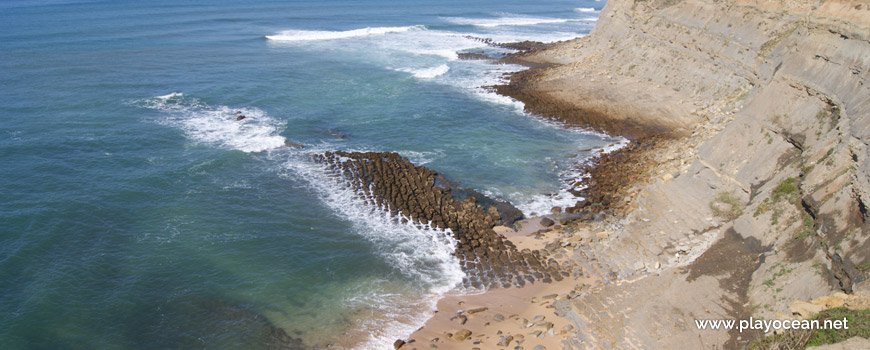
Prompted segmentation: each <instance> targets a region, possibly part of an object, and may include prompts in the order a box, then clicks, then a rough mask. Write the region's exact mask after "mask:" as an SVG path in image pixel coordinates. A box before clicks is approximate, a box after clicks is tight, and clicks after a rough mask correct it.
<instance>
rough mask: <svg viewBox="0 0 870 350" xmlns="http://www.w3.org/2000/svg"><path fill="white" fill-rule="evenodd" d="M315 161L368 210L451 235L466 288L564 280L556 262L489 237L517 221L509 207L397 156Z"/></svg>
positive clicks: (330, 156) (337, 155)
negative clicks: (464, 272)
mask: <svg viewBox="0 0 870 350" xmlns="http://www.w3.org/2000/svg"><path fill="white" fill-rule="evenodd" d="M314 160H315V161H316V162H318V163H321V164H324V165H325V166H326V167H327V168H328V169H329V171H330V172H331V173H332V174H333V175H334V179H335V180H336V181H339V182H340V183H344V184H345V186H347V187H349V188H352V189H353V190H354V192H356V193H357V194H358V195H359V196H360V198H361V199H363V200H364V201H366V202H367V203H368V204H369V205H372V206H377V207H379V208H381V210H388V211H389V212H390V213H391V215H392V216H394V217H396V218H401V220H403V221H404V222H407V220H412V221H413V222H416V223H423V224H430V225H432V226H434V227H438V228H442V229H450V230H451V231H452V232H453V235H454V238H456V240H457V247H456V256H457V257H458V258H459V259H460V261H461V263H462V266H463V268H464V270H465V271H466V273H467V277H466V281H465V283H466V285H467V286H470V287H475V288H488V287H510V286H522V285H524V284H526V283H531V282H534V281H543V282H549V281H552V280H562V279H563V278H564V277H565V276H567V272H563V271H561V269H560V268H559V264H558V263H557V262H555V260H550V261H548V260H545V259H544V258H543V256H542V255H541V253H540V252H539V251H536V250H535V251H532V250H528V249H525V250H523V251H519V250H517V248H516V247H515V246H514V245H513V243H511V242H510V241H508V240H505V239H504V238H503V237H502V236H501V235H499V234H497V233H496V232H495V231H493V227H495V226H496V225H511V224H512V223H513V222H514V221H516V220H517V219H519V218H521V217H522V213H521V212H520V211H519V210H517V209H516V208H514V207H513V206H512V205H510V203H507V202H503V201H499V200H495V199H491V198H488V197H486V196H484V195H482V194H480V193H477V192H476V191H473V190H470V189H463V188H460V187H457V186H456V185H454V184H452V183H450V182H449V181H448V180H447V179H445V178H444V177H443V176H442V175H441V174H439V173H437V172H435V171H433V170H430V169H427V168H425V167H422V166H417V165H414V164H412V163H411V162H409V161H408V160H407V159H405V158H402V157H401V156H399V154H397V153H377V152H366V153H356V152H353V153H351V152H327V153H325V154H322V155H315V156H314Z"/></svg>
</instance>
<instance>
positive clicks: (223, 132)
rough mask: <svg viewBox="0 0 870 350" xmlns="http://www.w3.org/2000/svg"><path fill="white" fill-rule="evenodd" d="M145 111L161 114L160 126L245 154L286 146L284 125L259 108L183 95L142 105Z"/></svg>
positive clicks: (194, 139)
mask: <svg viewBox="0 0 870 350" xmlns="http://www.w3.org/2000/svg"><path fill="white" fill-rule="evenodd" d="M138 104H139V105H140V106H142V107H146V108H151V109H155V110H158V111H160V112H162V113H163V114H164V118H162V119H159V120H158V123H161V124H165V125H169V126H172V127H176V128H178V129H181V130H182V131H183V132H184V134H185V136H186V137H187V138H189V139H190V140H192V141H194V142H197V143H202V144H208V145H213V146H216V147H220V148H224V149H232V150H239V151H242V152H248V153H250V152H262V151H266V150H270V149H275V148H278V147H282V146H284V141H285V139H284V137H283V136H281V135H279V133H280V132H281V130H283V129H284V127H285V123H284V122H281V121H279V120H277V119H275V118H272V117H271V116H269V115H268V114H266V112H264V111H263V110H261V109H259V108H253V107H244V108H230V107H228V106H210V105H208V104H205V103H203V102H202V101H200V100H199V99H196V98H191V97H187V96H184V94H183V93H180V92H173V93H171V94H167V95H163V96H157V97H154V98H151V99H147V100H144V101H140V102H139V103H138Z"/></svg>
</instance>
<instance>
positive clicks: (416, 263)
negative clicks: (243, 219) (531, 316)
mask: <svg viewBox="0 0 870 350" xmlns="http://www.w3.org/2000/svg"><path fill="white" fill-rule="evenodd" d="M290 156H291V158H290V159H289V160H288V161H287V162H286V163H285V169H287V170H289V171H290V172H292V175H296V176H298V177H301V178H302V179H304V180H305V181H306V182H308V183H309V184H310V185H311V187H312V188H313V189H315V191H316V193H317V195H318V197H319V198H320V199H321V201H323V203H324V204H326V205H327V206H328V207H329V208H331V209H332V210H334V211H335V212H337V213H339V214H340V215H341V216H342V217H344V218H346V219H347V220H348V221H349V222H351V223H352V224H353V230H354V232H355V233H356V234H358V235H360V236H361V237H363V238H365V239H366V240H369V241H370V242H372V243H374V244H373V245H372V246H373V247H375V249H376V250H377V253H378V254H380V255H381V256H383V257H384V258H385V259H387V261H389V262H390V265H392V266H394V267H395V268H396V269H397V270H398V271H399V272H400V273H402V274H403V275H405V276H406V277H408V278H410V279H412V280H414V281H419V282H421V283H422V284H423V285H424V286H425V287H427V289H428V290H429V291H430V292H429V293H428V294H427V295H425V296H423V297H422V298H421V299H418V300H414V301H407V303H408V304H407V305H403V304H395V303H398V302H400V301H394V302H393V303H391V304H386V305H383V304H379V305H378V308H379V309H381V310H380V311H381V313H383V314H385V315H387V317H386V319H379V320H371V321H370V322H367V323H364V324H363V325H362V326H363V327H366V328H368V329H366V330H367V331H368V332H369V334H370V337H371V339H370V340H369V342H368V343H367V344H365V345H364V346H363V348H365V349H385V348H389V347H390V346H391V345H392V343H393V341H395V340H396V339H398V338H403V337H407V336H408V335H409V334H411V333H412V332H413V331H414V330H416V329H418V328H419V327H421V326H422V325H423V324H424V323H425V322H426V320H427V319H428V318H429V317H430V316H431V315H430V314H428V313H422V314H419V313H418V314H412V315H409V314H408V313H407V312H408V307H409V305H410V304H415V305H419V304H420V303H423V306H424V309H426V310H434V309H435V307H436V303H437V301H438V299H440V297H441V296H442V295H443V294H444V293H446V292H448V291H449V290H451V289H453V288H455V287H457V286H459V285H460V283H461V282H462V279H463V277H465V273H464V272H463V271H462V268H461V267H460V265H459V260H458V259H457V258H456V257H455V256H454V252H455V249H456V240H455V239H454V238H453V233H452V232H451V231H450V230H449V229H439V228H436V227H432V226H431V225H429V224H417V223H414V221H413V220H412V219H411V218H404V219H406V220H407V222H406V223H402V222H401V219H403V218H402V217H393V216H391V215H390V213H389V208H381V207H378V206H375V205H372V203H375V202H376V200H375V199H374V198H372V197H370V196H368V195H366V194H365V193H364V192H363V191H354V190H353V189H352V188H349V187H347V186H346V181H345V180H344V178H343V177H342V176H341V175H340V174H337V173H335V172H333V171H330V170H328V169H327V168H326V166H325V165H322V164H316V163H314V162H312V161H310V160H307V158H302V157H299V155H290ZM342 161H347V160H342ZM372 297H376V296H372ZM377 297H379V298H381V297H384V296H377ZM391 313H394V314H395V315H392V316H390V315H391ZM399 315H401V316H402V317H398V316H399Z"/></svg>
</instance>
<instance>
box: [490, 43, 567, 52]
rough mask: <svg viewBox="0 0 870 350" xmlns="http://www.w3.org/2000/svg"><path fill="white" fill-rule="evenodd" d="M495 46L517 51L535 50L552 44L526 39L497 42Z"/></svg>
mask: <svg viewBox="0 0 870 350" xmlns="http://www.w3.org/2000/svg"><path fill="white" fill-rule="evenodd" d="M497 46H498V47H503V48H506V49H514V50H519V51H535V50H541V49H546V48H548V47H551V46H553V44H547V43H542V42H540V41H530V40H526V41H520V42H514V43H499V44H498V45H497Z"/></svg>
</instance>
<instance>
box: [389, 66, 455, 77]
mask: <svg viewBox="0 0 870 350" xmlns="http://www.w3.org/2000/svg"><path fill="white" fill-rule="evenodd" d="M397 70H398V71H400V72H406V73H411V74H413V75H414V77H415V78H418V79H432V78H434V77H437V76H439V75H443V74H444V73H447V72H448V71H449V70H450V67H449V66H448V65H446V64H442V65H440V66H437V67H430V68H422V69H411V68H399V69H397Z"/></svg>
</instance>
